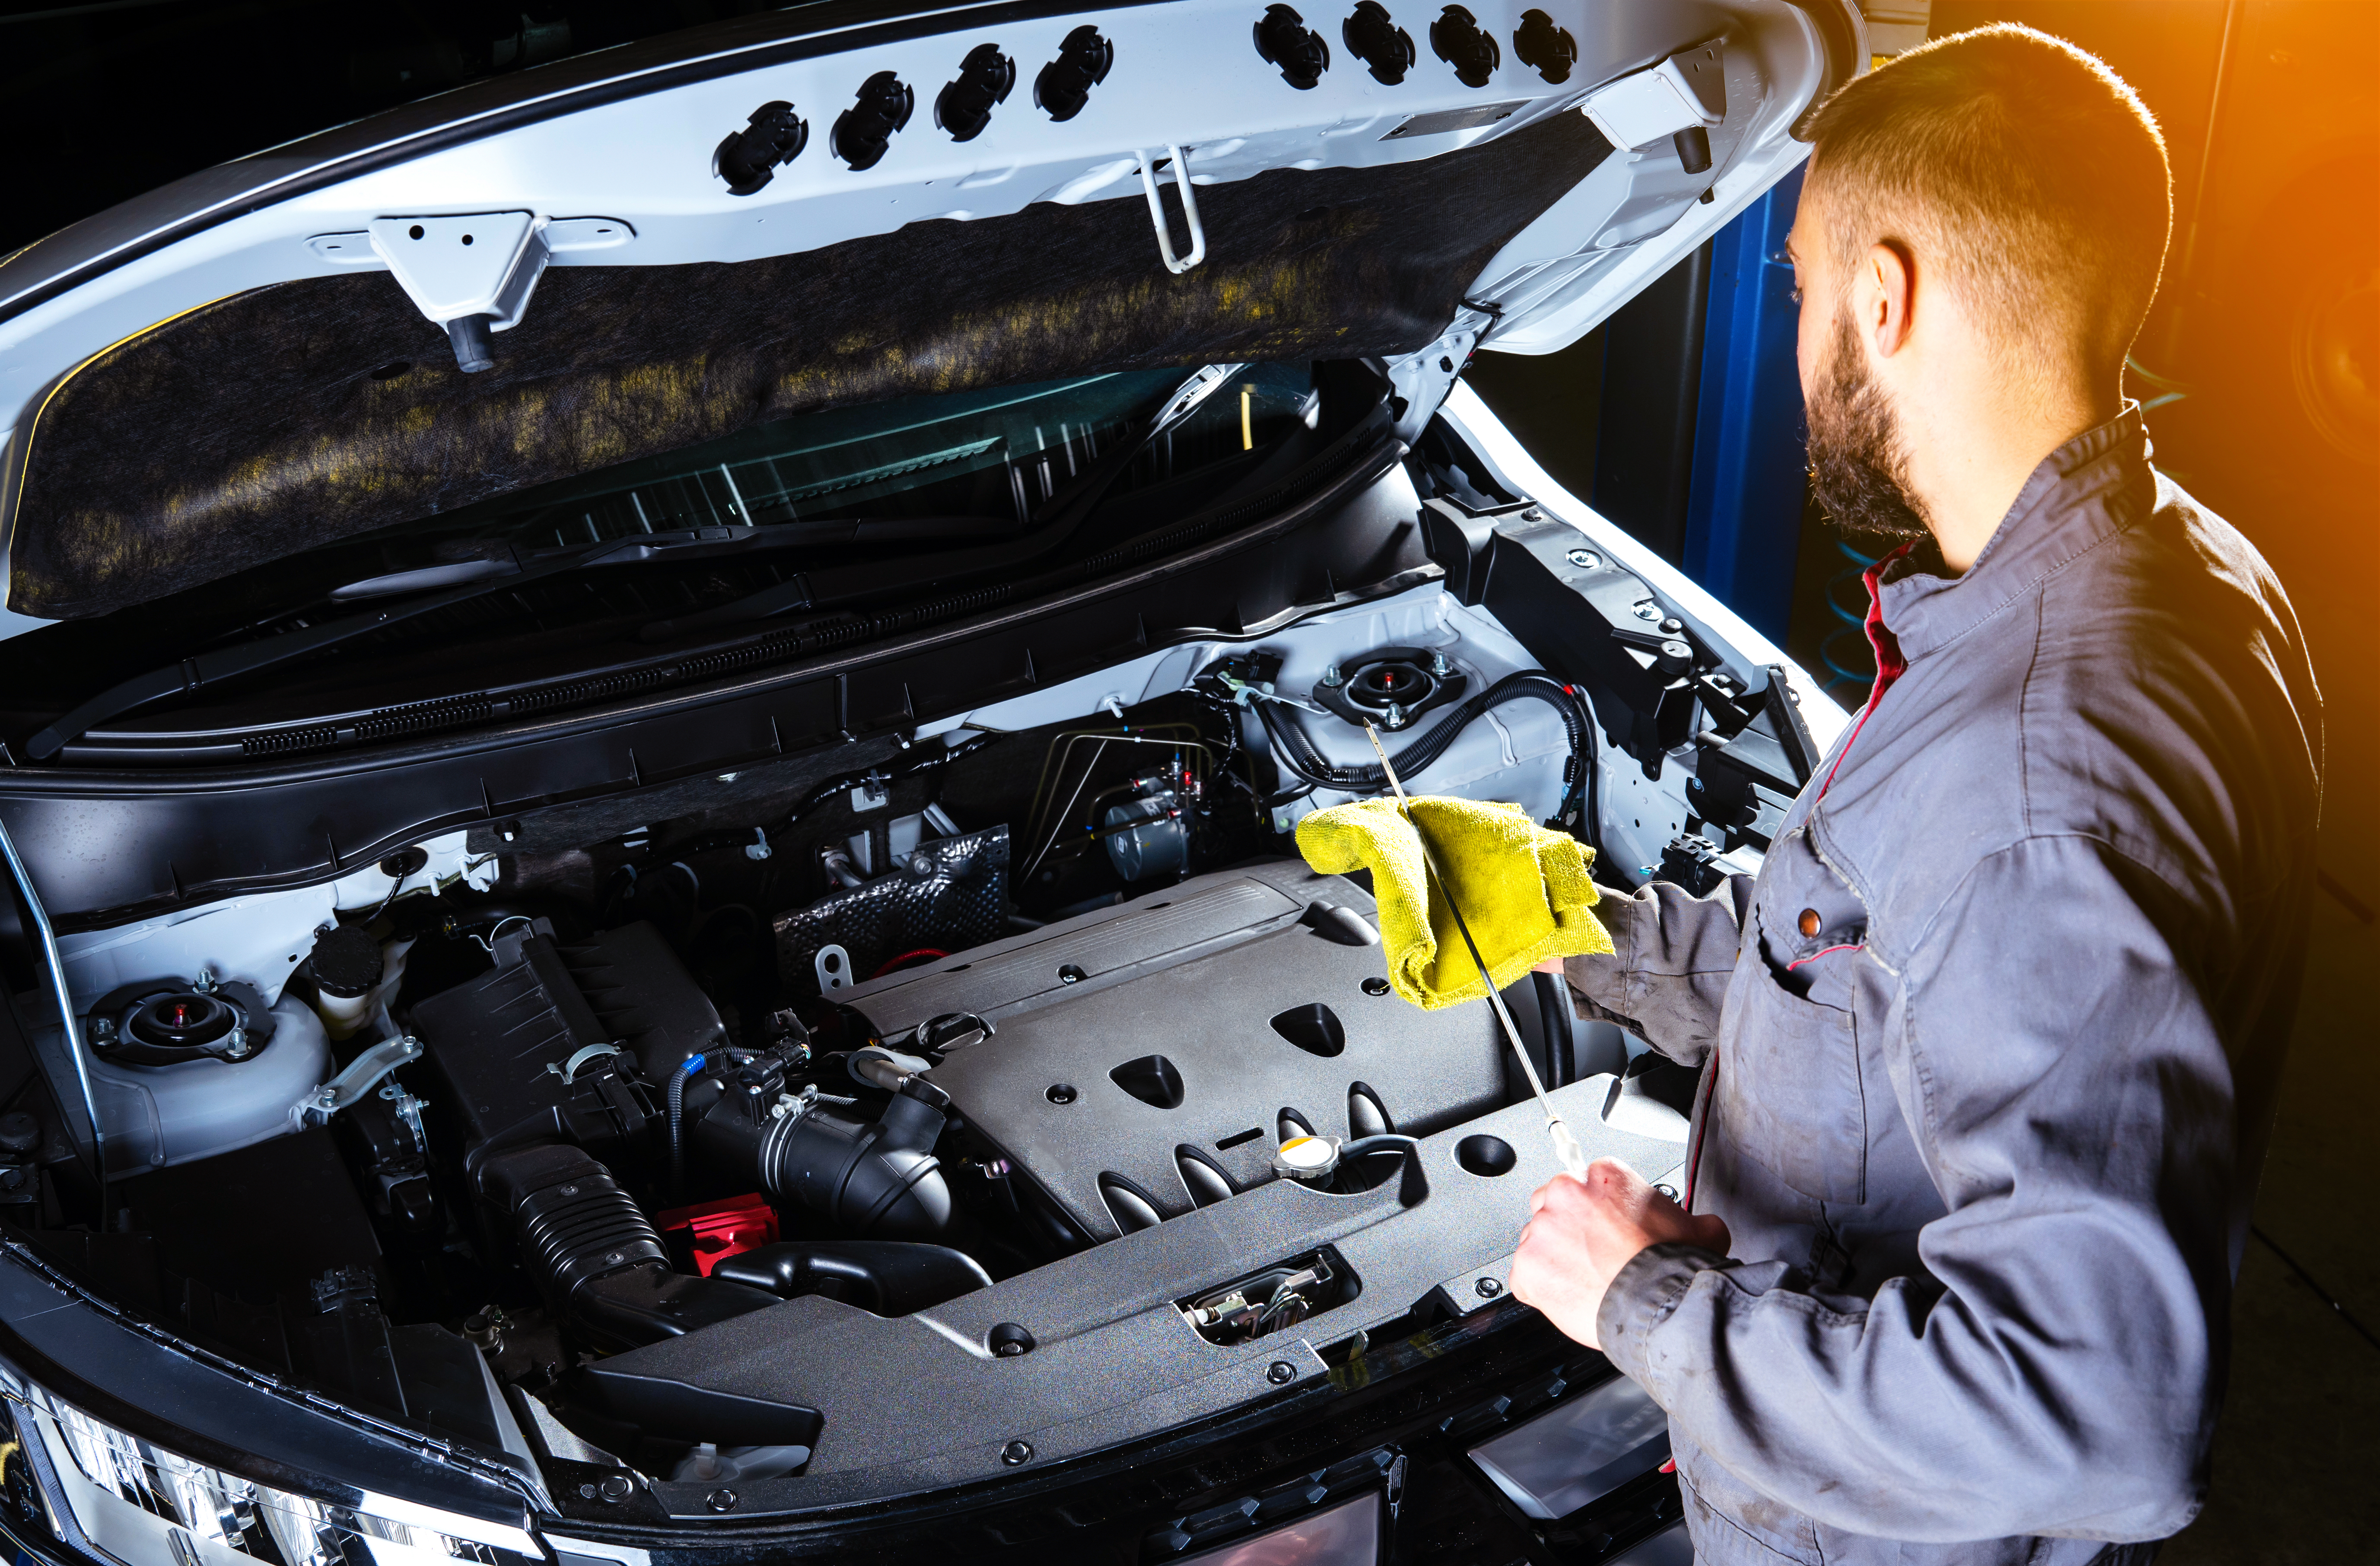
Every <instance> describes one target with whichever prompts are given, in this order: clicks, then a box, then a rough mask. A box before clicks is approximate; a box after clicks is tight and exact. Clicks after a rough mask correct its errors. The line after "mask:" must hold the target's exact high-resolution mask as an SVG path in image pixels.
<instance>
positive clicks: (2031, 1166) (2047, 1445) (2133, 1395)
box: [1597, 837, 2235, 1542]
mask: <svg viewBox="0 0 2380 1566" xmlns="http://www.w3.org/2000/svg"><path fill="white" fill-rule="evenodd" d="M2181 906H2182V904H2180V901H2179V900H2178V899H2175V898H2173V897H2171V896H2170V895H2169V894H2168V892H2167V891H2166V889H2165V887H2164V885H2163V883H2162V882H2159V881H2156V880H2154V879H2153V878H2151V877H2149V876H2148V875H2147V874H2145V873H2144V872H2143V871H2141V870H2139V869H2138V868H2136V867H2134V866H2133V865H2132V864H2131V862H2130V861H2127V860H2124V859H2123V858H2121V857H2120V856H2119V855H2117V854H2116V853H2115V852H2113V851H2112V850H2109V849H2107V848H2106V847H2104V846H2103V845H2101V844H2097V843H2095V842H2092V841H2089V840H2086V839H2083V838H2072V837H2064V838H2048V839H2034V840H2029V841H2026V842H2023V843H2020V844H2016V845H2015V846H2013V847H2011V848H2009V849H2006V850H2003V851H2001V852H1999V853H1998V854H1996V855H1994V856H1992V857H1991V858H1989V859H1987V860H1985V862H1984V863H1983V864H1982V865H1981V866H1979V867H1978V868H1976V869H1975V870H1974V871H1973V872H1972V873H1971V874H1970V875H1969V876H1968V877H1967V879H1966V880H1965V882H1964V884H1963V885H1962V886H1961V889H1960V890H1959V892H1957V893H1955V894H1954V895H1953V896H1952V897H1951V898H1950V899H1949V900H1948V902H1947V903H1946V904H1945V906H1944V907H1943V908H1942V910H1941V911H1940V913H1939V914H1938V915H1937V917H1936V918H1935V920H1934V921H1933V924H1932V927H1931V928H1930V929H1928V930H1927V931H1926V932H1925V934H1924V935H1923V936H1922V937H1921V939H1920V940H1919V941H1918V942H1917V943H1916V944H1915V946H1914V948H1913V951H1914V955H1913V957H1912V958H1910V959H1909V961H1908V963H1907V965H1906V969H1905V972H1904V973H1903V974H1902V975H1901V976H1900V977H1899V979H1898V980H1897V985H1898V989H1897V993H1896V994H1895V995H1894V998H1893V1000H1892V1002H1890V1004H1889V1005H1888V1008H1887V1010H1886V1013H1885V1015H1886V1032H1887V1035H1888V1038H1887V1040H1886V1043H1885V1046H1884V1048H1883V1050H1882V1051H1881V1053H1882V1056H1883V1060H1884V1070H1885V1071H1886V1072H1887V1073H1888V1075H1889V1077H1890V1082H1889V1091H1890V1092H1891V1093H1892V1095H1894V1097H1895V1098H1896V1099H1898V1101H1899V1104H1900V1111H1901V1114H1902V1116H1903V1117H1904V1119H1905V1121H1906V1123H1907V1124H1908V1125H1909V1126H1910V1128H1911V1129H1912V1132H1913V1135H1914V1136H1915V1139H1916V1143H1917V1148H1918V1153H1919V1156H1920V1157H1921V1158H1922V1159H1924V1161H1925V1167H1926V1170H1927V1172H1928V1173H1929V1174H1930V1176H1931V1177H1932V1179H1933V1181H1934V1182H1935V1184H1936V1185H1937V1188H1938V1189H1939V1191H1940V1193H1941V1196H1942V1199H1943V1203H1944V1205H1945V1206H1946V1207H1947V1208H1948V1209H1949V1210H1948V1212H1947V1214H1946V1215H1945V1216H1943V1217H1941V1218H1939V1219H1937V1220H1935V1221H1934V1222H1932V1223H1930V1224H1928V1225H1926V1227H1925V1229H1924V1230H1922V1231H1921V1232H1920V1233H1919V1235H1918V1254H1919V1256H1920V1259H1921V1260H1922V1262H1923V1264H1924V1267H1925V1272H1924V1274H1921V1275H1920V1276H1918V1277H1914V1278H1902V1279H1895V1280H1893V1281H1889V1282H1888V1283H1886V1284H1885V1285H1884V1286H1883V1287H1882V1288H1881V1289H1879V1290H1878V1291H1877V1292H1876V1296H1875V1298H1874V1299H1873V1300H1872V1301H1866V1300H1861V1299H1858V1298H1855V1297H1853V1298H1846V1297H1835V1296H1828V1295H1824V1294H1821V1293H1817V1292H1815V1291H1814V1290H1813V1289H1812V1287H1811V1286H1810V1284H1809V1282H1808V1281H1807V1280H1806V1279H1805V1278H1804V1277H1803V1275H1802V1274H1801V1273H1799V1272H1798V1271H1796V1270H1795V1269H1793V1268H1792V1267H1791V1266H1789V1265H1788V1264H1787V1263H1785V1262H1783V1261H1758V1262H1753V1263H1748V1264H1735V1263H1730V1262H1728V1261H1726V1260H1725V1259H1723V1258H1721V1257H1718V1256H1711V1255H1709V1254H1708V1253H1706V1252H1702V1251H1697V1250H1694V1249H1692V1248H1690V1247H1678V1246H1655V1247H1652V1248H1651V1249H1648V1250H1646V1251H1645V1252H1644V1253H1642V1254H1640V1255H1639V1256H1637V1257H1636V1258H1635V1259H1634V1260H1633V1261H1631V1262H1630V1263H1629V1264H1628V1265H1627V1266H1626V1267H1625V1268H1623V1269H1621V1273H1620V1275H1619V1277H1618V1278H1617V1279H1616V1280H1615V1281H1614V1282H1613V1284H1612V1287H1611V1289H1610V1292H1609V1293H1608V1294H1607V1295H1606V1297H1605V1300H1604V1304H1603V1306H1602V1310H1601V1314H1600V1315H1599V1316H1598V1317H1597V1329H1598V1331H1599V1333H1600V1335H1601V1338H1602V1341H1603V1344H1604V1349H1605V1352H1606V1353H1607V1354H1609V1356H1610V1358H1611V1360H1612V1362H1613V1363H1614V1364H1615V1365H1617V1366H1619V1367H1620V1368H1621V1370H1623V1371H1625V1372H1626V1373H1627V1374H1628V1375H1630V1376H1632V1377H1633V1378H1635V1379H1636V1380H1637V1381H1638V1382H1640V1383H1641V1384H1642V1385H1643V1386H1644V1387H1645V1390H1647V1391H1648V1392H1650V1393H1651V1394H1652V1396H1653V1397H1654V1399H1655V1400H1656V1401H1657V1402H1659V1403H1660V1404H1661V1405H1662V1406H1663V1407H1664V1408H1665V1409H1667V1410H1668V1411H1669V1413H1670V1417H1671V1419H1672V1420H1673V1421H1675V1422H1676V1423H1677V1424H1678V1425H1680V1426H1682V1428H1683V1430H1684V1431H1685V1433H1686V1434H1687V1436H1688V1437H1689V1438H1690V1439H1692V1440H1694V1442H1695V1443H1697V1444H1698V1445H1700V1446H1701V1447H1702V1448H1703V1449H1704V1451H1706V1453H1708V1454H1709V1456H1710V1457H1711V1458H1713V1459H1714V1460H1716V1461H1717V1462H1718V1463H1720V1464H1722V1465H1723V1466H1724V1467H1726V1468H1727V1469H1728V1470H1729V1471H1730V1472H1731V1473H1732V1474H1733V1475H1735V1476H1736V1477H1737V1478H1739V1479H1741V1480H1742V1481H1743V1482H1744V1483H1745V1484H1747V1485H1749V1486H1751V1487H1754V1488H1755V1489H1756V1490H1758V1491H1760V1492H1762V1493H1763V1494H1765V1495H1767V1496H1769V1497H1771V1498H1773V1499H1777V1500H1779V1501H1781V1502H1783V1503H1784V1504H1786V1505H1788V1506H1791V1507H1792V1508H1795V1509H1796V1510H1798V1511H1802V1512H1803V1513H1804V1514H1806V1515H1808V1516H1810V1517H1812V1518H1815V1520H1817V1521H1818V1522H1820V1523H1823V1524H1830V1525H1832V1526H1835V1527H1840V1528H1843V1529H1846V1530H1849V1531H1852V1532H1854V1533H1860V1534H1869V1535H1881V1536H1887V1537H1891V1538H1898V1539H1908V1540H1914V1541H1936V1542H1949V1541H1956V1540H1968V1539H1981V1538H1996V1537H2005V1536H2011V1535H2026V1534H2046V1535H2068V1536H2083V1537H2088V1538H2100V1539H2119V1540H2141V1539H2155V1538H2162V1537H2165V1536H2168V1535H2170V1534H2172V1533H2174V1532H2175V1531H2176V1530H2178V1529H2179V1528H2180V1527H2181V1526H2182V1525H2183V1524H2186V1523H2188V1522H2189V1521H2190V1520H2191V1518H2192V1516H2194V1515H2195V1514H2196V1512H2197V1510H2198V1505H2199V1502H2200V1499H2201V1497H2202V1496H2203V1494H2204V1474H2205V1458H2206V1452H2207V1447H2208V1443H2209V1439H2210V1438H2211V1435H2212V1431H2213V1425H2214V1417H2215V1413H2216V1403H2217V1401H2218V1398H2219V1394H2220V1390H2221V1379H2220V1378H2221V1365H2222V1357H2223V1356H2222V1353H2221V1339H2220V1337H2219V1336H2218V1334H2219V1333H2220V1331H2221V1330H2222V1326H2223V1324H2224V1323H2225V1321H2226V1318H2227V1316H2228V1308H2229V1291H2230V1269H2229V1243H2228V1226H2229V1211H2230V1198H2231V1196H2232V1191H2231V1185H2232V1179H2233V1173H2232V1171H2233V1167H2234V1147H2235V1133H2234V1128H2233V1099H2232V1086H2231V1074H2230V1071H2229V1068H2228V1063H2227V1061H2226V1057H2225V1054H2224V1050H2223V1047H2222V1043H2221V1040H2220V1038H2219V1037H2218V1035H2217V1032H2216V1025H2215V1023H2214V1020H2213V1018H2212V1017H2211V1016H2210V1014H2209V1013H2208V1010H2207V1007H2206V1005H2205V1003H2204V1001H2203V1000H2202V998H2201V991H2200V982H2199V977H2198V975H2196V974H2195V973H2193V971H2192V964H2191V962H2190V961H2188V960H2187V959H2185V957H2184V956H2183V954H2182V953H2194V954H2199V955H2202V956H2204V955H2209V954H2211V953H2209V952H2208V945H2209V943H2208V942H2206V941H2203V940H2201V939H2197V938H2189V937H2179V936H2174V935H2171V934H2169V933H2168V932H2170V931H2173V930H2176V929H2180V928H2182V920H2181V916H2180V908H2181ZM2157 910H2163V911H2165V914H2166V916H2167V917H2165V919H2164V928H2163V929H2161V928H2160V922H2159V919H2158V917H2156V912H2155V911H2157ZM1856 960H1859V961H1863V962H1866V963H1872V964H1876V965H1877V966H1876V969H1875V970H1874V973H1873V974H1872V975H1871V977H1877V976H1881V977H1879V982H1886V983H1892V982H1895V981H1893V980H1892V979H1891V977H1890V976H1889V975H1888V972H1887V971H1886V970H1885V969H1884V968H1883V966H1882V964H1881V961H1880V959H1878V958H1876V956H1874V955H1873V954H1872V953H1863V954H1860V955H1859V956H1858V957H1857V959H1856ZM1719 1064H1720V1069H1722V1070H1724V1069H1725V1067H1726V1062H1724V1061H1721V1062H1719ZM1885 1086H1886V1085H1884V1084H1873V1085H1871V1086H1870V1087H1869V1091H1870V1092H1871V1093H1876V1092H1878V1091H1881V1090H1884V1088H1885ZM1742 1151H1743V1156H1745V1157H1746V1158H1751V1159H1757V1158H1758V1157H1759V1149H1757V1148H1750V1147H1747V1148H1744V1149H1743V1150H1742Z"/></svg>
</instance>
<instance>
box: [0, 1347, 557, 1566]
mask: <svg viewBox="0 0 2380 1566" xmlns="http://www.w3.org/2000/svg"><path fill="white" fill-rule="evenodd" d="M0 1397H5V1400H6V1402H5V1407H6V1414H7V1415H8V1417H9V1419H10V1421H11V1422H12V1423H14V1425H15V1426H16V1429H15V1432H14V1436H15V1439H14V1441H13V1442H11V1443H9V1446H8V1448H7V1449H6V1460H7V1463H8V1467H7V1468H6V1469H0V1492H5V1496H6V1501H7V1502H8V1504H7V1506H6V1511H8V1513H9V1516H10V1520H11V1521H14V1522H17V1523H18V1524H19V1525H20V1526H27V1525H29V1524H32V1523H33V1522H34V1521H35V1518H34V1516H33V1515H32V1508H31V1507H30V1504H29V1503H30V1500H31V1499H33V1498H32V1496H31V1495H30V1494H28V1493H27V1487H28V1484H29V1483H30V1485H31V1486H34V1487H38V1489H39V1491H40V1492H41V1494H42V1499H43V1500H44V1502H45V1503H46V1504H45V1506H44V1508H43V1509H42V1514H41V1517H40V1521H42V1522H44V1523H46V1524H47V1531H48V1532H49V1533H50V1534H51V1535H52V1537H53V1538H54V1539H55V1540H57V1541H62V1542H66V1543H67V1544H69V1545H76V1544H82V1543H87V1544H88V1546H89V1547H91V1548H93V1549H95V1550H97V1551H98V1552H99V1553H101V1554H103V1555H105V1556H108V1557H112V1558H113V1559H115V1560H117V1561H120V1562H122V1563H123V1566H254V1563H255V1562H258V1561H264V1562H269V1563H271V1566H367V1563H369V1566H451V1563H452V1562H454V1561H457V1560H463V1561H471V1562H475V1563H476V1566H534V1563H535V1562H536V1561H538V1560H540V1559H541V1558H542V1555H543V1551H542V1550H540V1548H539V1547H538V1544H537V1541H536V1540H535V1539H534V1538H532V1537H531V1536H529V1535H528V1532H527V1531H526V1530H524V1529H520V1528H516V1527H509V1526H507V1525H505V1524H501V1523H487V1522H482V1521H480V1520H479V1519H476V1518H468V1517H463V1516H459V1515H457V1514H455V1513H453V1512H446V1511H433V1510H431V1509H430V1508H427V1507H421V1506H417V1505H414V1504H412V1503H410V1502H407V1501H403V1500H398V1499H392V1498H387V1497H378V1496H371V1495H367V1494H361V1493H356V1492H350V1493H351V1495H352V1500H351V1501H350V1502H348V1503H344V1504H343V1503H340V1502H334V1501H325V1500H318V1499H314V1498H312V1497H310V1496H302V1495H297V1494H296V1493H294V1492H292V1491H289V1490H284V1489H277V1488H274V1487H273V1486H270V1485H263V1484H259V1483H258V1482H256V1481H255V1480H253V1479H248V1478H243V1477H241V1476H240V1475H237V1474H228V1473H225V1471H223V1470H222V1469H220V1468H210V1467H208V1466H206V1465H205V1464H203V1463H194V1462H192V1461H191V1460H190V1459H188V1458H187V1457H184V1456H182V1455H181V1454H180V1453H179V1452H174V1451H166V1450H165V1449H164V1448H163V1447H160V1446H157V1445H154V1444H153V1443H152V1442H149V1441H145V1440H142V1439H140V1438H139V1437H137V1436H133V1435H130V1434H128V1433H127V1432H125V1431H123V1430H119V1429H117V1428H116V1427H115V1426H112V1425H108V1424H105V1423H103V1422H102V1421H100V1420H97V1419H94V1418H92V1417H91V1415H90V1414H85V1413H84V1412H83V1411H82V1410H81V1409H79V1408H76V1407H74V1406H73V1405H72V1404H70V1403H67V1402H63V1401H61V1400H59V1399H57V1398H55V1397H53V1396H51V1395H50V1394H49V1393H48V1392H45V1391H43V1390H42V1389H41V1388H39V1387H35V1386H32V1385H30V1384H27V1385H24V1386H23V1387H21V1388H13V1387H12V1388H6V1389H0ZM19 1460H24V1461H25V1462H26V1463H27V1465H28V1466H29V1467H30V1473H29V1474H26V1475H24V1476H23V1477H22V1478H20V1477H19V1475H18V1472H17V1469H16V1464H17V1463H18V1461H19ZM77 1535H79V1536H80V1538H79V1540H78V1539H77V1538H76V1536H77ZM22 1542H24V1543H26V1544H28V1545H31V1546H33V1547H35V1548H40V1547H41V1546H42V1545H43V1544H44V1543H48V1542H50V1541H47V1540H42V1539H39V1538H28V1539H24V1540H23V1541H22Z"/></svg>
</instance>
